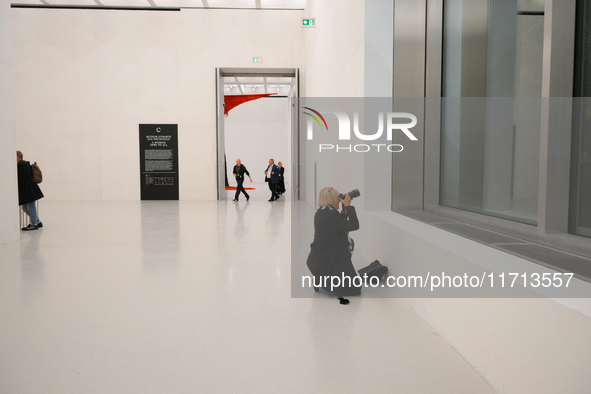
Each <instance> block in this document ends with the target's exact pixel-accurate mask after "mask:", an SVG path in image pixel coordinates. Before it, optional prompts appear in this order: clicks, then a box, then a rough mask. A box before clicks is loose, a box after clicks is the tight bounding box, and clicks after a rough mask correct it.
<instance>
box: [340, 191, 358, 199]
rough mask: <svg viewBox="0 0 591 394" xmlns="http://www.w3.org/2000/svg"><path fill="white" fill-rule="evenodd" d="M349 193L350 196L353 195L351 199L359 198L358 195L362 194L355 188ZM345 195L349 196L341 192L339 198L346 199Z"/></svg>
mask: <svg viewBox="0 0 591 394" xmlns="http://www.w3.org/2000/svg"><path fill="white" fill-rule="evenodd" d="M347 194H348V195H349V197H351V200H352V199H354V198H357V197H359V196H360V195H361V193H359V189H353V190H351V191H350V192H349V193H347ZM345 197H347V196H346V195H345V194H343V193H341V194H339V198H340V199H341V200H344V199H345Z"/></svg>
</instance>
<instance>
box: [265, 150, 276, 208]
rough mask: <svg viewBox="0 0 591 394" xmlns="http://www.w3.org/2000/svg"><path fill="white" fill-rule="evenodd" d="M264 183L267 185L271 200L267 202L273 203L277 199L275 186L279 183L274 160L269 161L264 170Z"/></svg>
mask: <svg viewBox="0 0 591 394" xmlns="http://www.w3.org/2000/svg"><path fill="white" fill-rule="evenodd" d="M265 182H268V183H269V190H271V198H270V199H269V201H275V200H277V199H278V198H279V196H278V195H277V184H278V183H279V167H277V166H276V165H275V160H273V159H269V165H268V166H267V169H266V170H265Z"/></svg>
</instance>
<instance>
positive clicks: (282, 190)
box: [277, 162, 285, 197]
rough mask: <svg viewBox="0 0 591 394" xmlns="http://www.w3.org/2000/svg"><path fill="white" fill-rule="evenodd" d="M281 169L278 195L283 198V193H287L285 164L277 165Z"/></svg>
mask: <svg viewBox="0 0 591 394" xmlns="http://www.w3.org/2000/svg"><path fill="white" fill-rule="evenodd" d="M277 164H278V167H279V183H277V195H278V196H279V197H281V195H282V194H283V193H285V177H284V176H283V175H284V174H285V168H284V167H283V163H281V162H279V163H277Z"/></svg>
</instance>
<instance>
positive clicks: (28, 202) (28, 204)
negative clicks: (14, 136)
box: [16, 151, 43, 231]
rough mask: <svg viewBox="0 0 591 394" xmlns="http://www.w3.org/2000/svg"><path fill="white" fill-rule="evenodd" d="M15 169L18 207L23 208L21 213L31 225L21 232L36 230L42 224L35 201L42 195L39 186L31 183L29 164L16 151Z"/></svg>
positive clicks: (31, 176) (31, 173) (31, 172)
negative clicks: (28, 219)
mask: <svg viewBox="0 0 591 394" xmlns="http://www.w3.org/2000/svg"><path fill="white" fill-rule="evenodd" d="M16 169H17V173H18V205H20V206H21V207H22V208H23V211H24V212H25V213H26V214H27V215H29V218H30V219H31V223H29V225H28V226H27V227H23V228H22V230H23V231H30V230H37V229H38V228H39V227H43V223H41V221H40V220H39V216H37V208H36V207H35V201H37V200H39V199H40V198H43V193H42V192H41V189H40V188H39V185H37V184H36V183H35V182H34V181H33V169H32V168H31V163H29V162H28V161H25V160H23V154H22V152H21V151H16Z"/></svg>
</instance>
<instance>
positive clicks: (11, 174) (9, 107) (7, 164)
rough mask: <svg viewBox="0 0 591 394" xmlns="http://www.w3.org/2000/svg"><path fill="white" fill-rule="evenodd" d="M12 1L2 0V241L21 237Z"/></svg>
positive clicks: (0, 149) (0, 35) (0, 42)
mask: <svg viewBox="0 0 591 394" xmlns="http://www.w3.org/2000/svg"><path fill="white" fill-rule="evenodd" d="M10 16H11V9H10V3H9V2H7V1H3V2H1V3H0V168H1V169H2V171H0V184H1V185H2V187H0V202H1V204H0V245H2V244H6V243H9V242H14V241H17V240H18V239H19V236H20V235H19V230H20V229H19V215H18V188H17V176H16V150H17V149H18V148H17V147H16V137H15V131H14V70H13V56H12V34H11V19H10Z"/></svg>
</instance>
